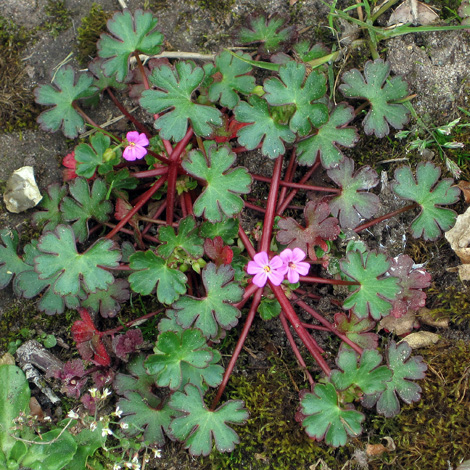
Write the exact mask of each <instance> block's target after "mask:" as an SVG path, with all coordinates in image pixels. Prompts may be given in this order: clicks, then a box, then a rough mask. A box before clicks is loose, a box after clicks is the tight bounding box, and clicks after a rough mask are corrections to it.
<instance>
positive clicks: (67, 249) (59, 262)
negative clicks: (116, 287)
mask: <svg viewBox="0 0 470 470" xmlns="http://www.w3.org/2000/svg"><path fill="white" fill-rule="evenodd" d="M37 248H38V250H39V251H40V252H41V253H40V254H39V255H38V256H36V258H35V260H34V263H35V270H36V271H37V272H38V273H39V279H43V280H46V279H48V278H51V277H53V276H56V275H58V277H57V280H56V281H55V282H54V284H53V288H54V292H55V293H56V294H59V295H64V296H65V295H68V294H72V295H77V294H78V293H79V292H80V288H81V287H83V289H84V290H85V291H86V292H96V290H97V289H106V288H107V287H108V286H109V285H110V284H112V283H113V282H114V277H113V275H112V274H111V273H110V272H109V271H107V270H106V268H115V267H116V266H118V264H119V260H120V259H121V253H120V252H119V250H116V249H115V248H114V243H113V242H112V241H111V240H104V239H101V240H98V241H97V242H96V243H94V244H93V245H92V246H91V247H90V248H88V250H87V251H85V252H84V253H82V254H80V253H78V252H77V247H76V244H75V235H74V233H73V230H72V228H71V227H70V226H67V225H59V226H58V227H57V228H56V229H55V231H54V232H47V233H46V234H45V235H43V236H42V237H41V238H40V239H39V243H38V246H37Z"/></svg>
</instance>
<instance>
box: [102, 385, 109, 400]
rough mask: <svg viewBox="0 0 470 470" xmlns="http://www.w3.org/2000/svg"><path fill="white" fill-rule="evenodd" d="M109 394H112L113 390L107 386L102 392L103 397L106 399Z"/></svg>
mask: <svg viewBox="0 0 470 470" xmlns="http://www.w3.org/2000/svg"><path fill="white" fill-rule="evenodd" d="M109 395H111V392H110V391H109V389H108V388H105V389H103V393H102V394H101V399H102V400H104V399H105V398H106V397H109Z"/></svg>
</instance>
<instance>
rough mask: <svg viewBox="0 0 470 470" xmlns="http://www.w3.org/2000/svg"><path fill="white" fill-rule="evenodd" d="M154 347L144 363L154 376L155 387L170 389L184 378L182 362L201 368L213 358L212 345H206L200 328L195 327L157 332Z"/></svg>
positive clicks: (183, 382)
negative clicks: (158, 333) (153, 352)
mask: <svg viewBox="0 0 470 470" xmlns="http://www.w3.org/2000/svg"><path fill="white" fill-rule="evenodd" d="M154 351H155V354H152V355H150V356H148V358H147V360H146V361H145V367H146V368H147V370H148V371H149V373H150V374H153V375H155V376H156V378H155V382H156V383H157V385H158V386H159V387H169V388H170V389H171V390H177V389H179V388H180V387H181V385H182V384H183V385H184V384H185V383H186V382H187V380H185V377H184V376H183V370H182V365H183V364H186V365H187V366H190V367H191V368H196V369H204V368H205V367H207V366H209V364H210V363H211V361H212V359H213V352H212V349H211V348H210V347H208V346H207V343H206V339H205V338H204V336H203V335H202V333H201V331H199V330H196V329H188V330H184V331H182V332H181V333H176V332H174V331H167V332H164V333H160V335H159V336H158V341H157V344H156V346H155V348H154Z"/></svg>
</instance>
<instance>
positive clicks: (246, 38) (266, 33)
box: [238, 15, 293, 53]
mask: <svg viewBox="0 0 470 470" xmlns="http://www.w3.org/2000/svg"><path fill="white" fill-rule="evenodd" d="M249 23H250V25H249V28H246V27H243V28H241V30H240V32H239V34H238V37H239V39H240V42H241V43H242V44H253V43H258V42H259V43H261V44H262V46H263V48H264V49H265V50H266V52H269V53H272V52H274V51H276V50H277V49H279V47H280V45H281V44H282V43H283V42H286V41H288V40H289V39H290V37H291V36H292V33H293V28H292V27H287V28H283V29H281V28H282V27H283V26H284V23H285V21H284V19H282V18H280V17H279V16H274V17H272V18H271V19H269V20H268V19H267V18H266V17H265V16H263V15H260V16H257V17H252V18H250V20H249Z"/></svg>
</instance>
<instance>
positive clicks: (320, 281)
mask: <svg viewBox="0 0 470 470" xmlns="http://www.w3.org/2000/svg"><path fill="white" fill-rule="evenodd" d="M300 281H301V282H312V283H313V282H316V283H318V284H332V285H334V286H360V285H361V283H360V282H356V281H343V280H341V279H324V278H323V277H315V276H300Z"/></svg>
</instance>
